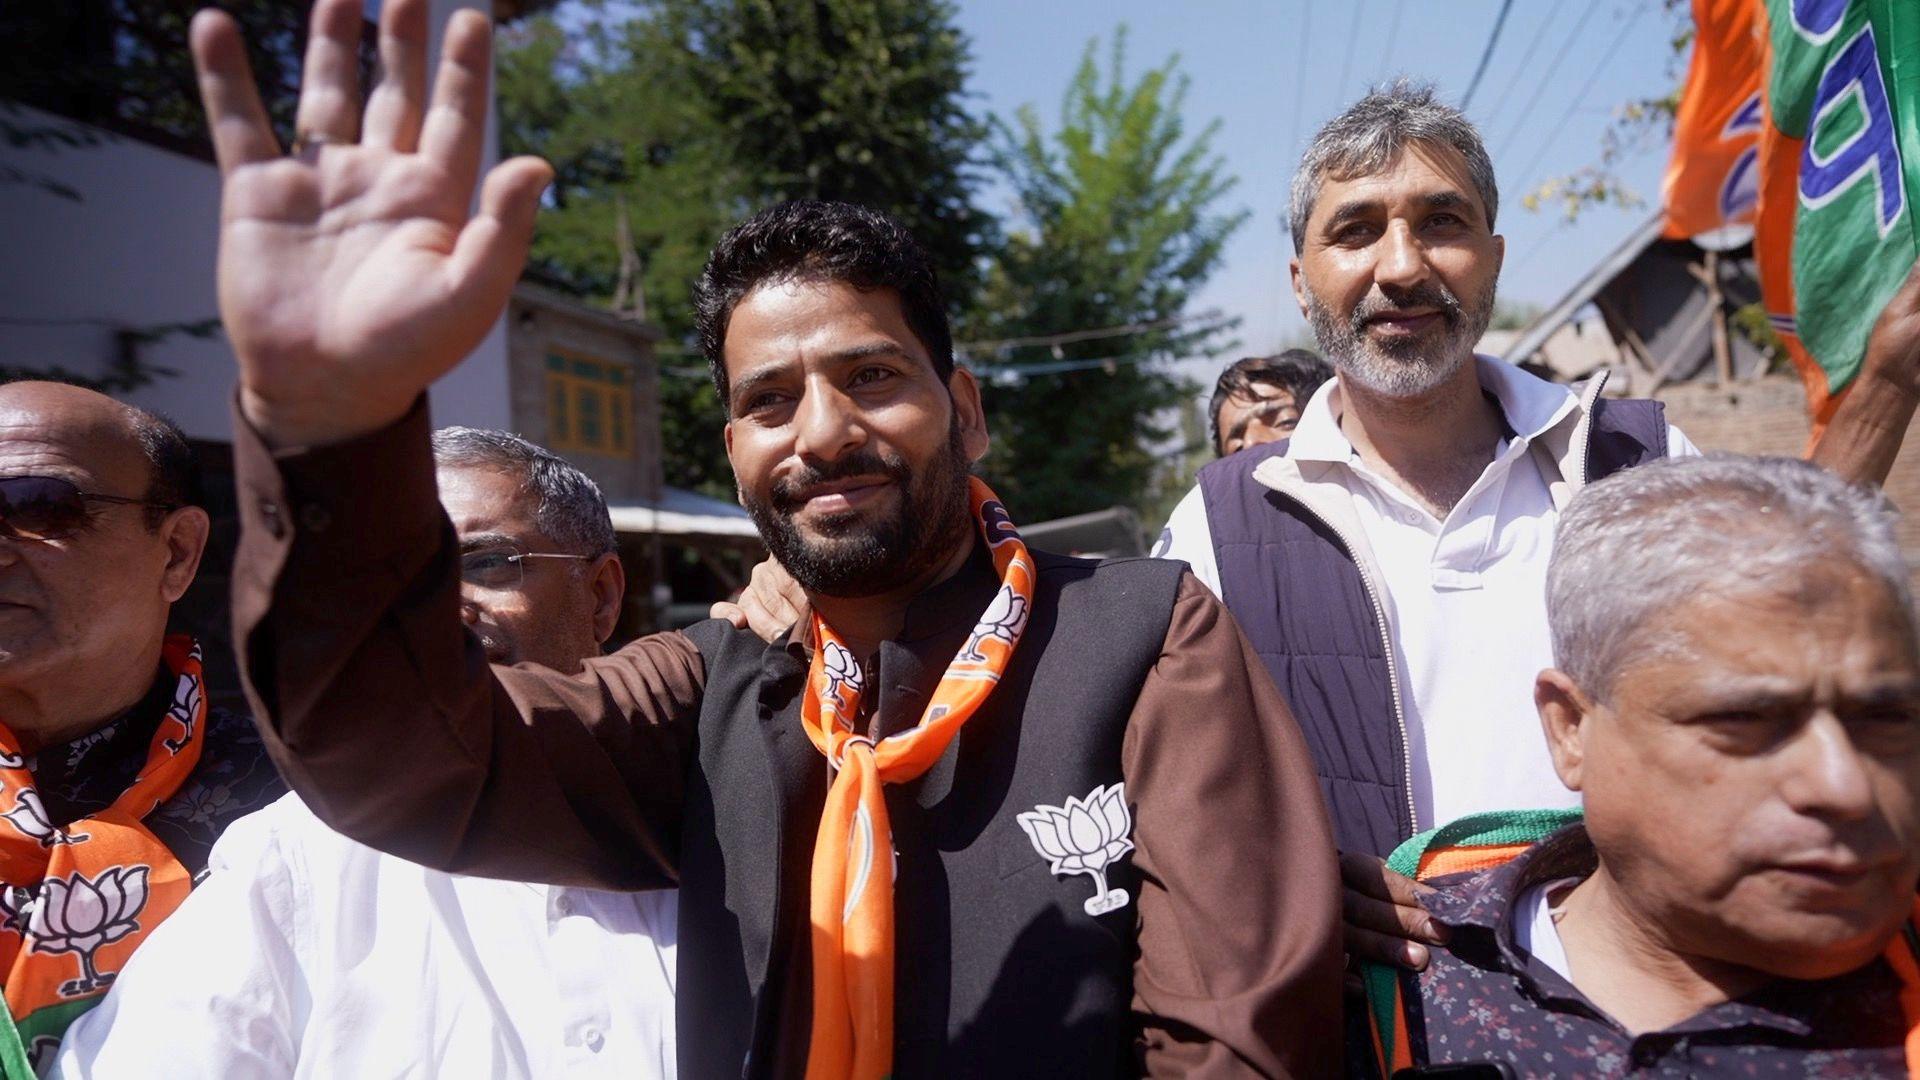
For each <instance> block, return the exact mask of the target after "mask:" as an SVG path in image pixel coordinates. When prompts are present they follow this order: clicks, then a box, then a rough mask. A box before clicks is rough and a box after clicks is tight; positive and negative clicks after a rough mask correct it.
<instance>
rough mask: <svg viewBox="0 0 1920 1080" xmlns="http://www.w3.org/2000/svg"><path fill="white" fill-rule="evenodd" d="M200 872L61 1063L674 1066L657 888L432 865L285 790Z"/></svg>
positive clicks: (667, 1071)
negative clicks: (481, 874) (331, 820)
mask: <svg viewBox="0 0 1920 1080" xmlns="http://www.w3.org/2000/svg"><path fill="white" fill-rule="evenodd" d="M209 865H210V867H211V870H212V873H211V874H210V876H209V877H208V879H207V880H206V881H205V882H204V883H203V884H202V885H201V886H200V887H199V888H198V889H196V890H195V891H194V893H193V895H192V896H191V897H189V898H188V900H187V901H186V903H184V904H183V905H181V907H180V909H179V910H178V911H176V912H174V914H173V915H172V916H171V917H170V918H169V919H168V920H167V921H166V922H165V923H163V924H162V925H161V926H160V927H158V928H157V929H156V930H155V931H154V933H153V934H152V936H150V937H149V938H148V939H147V940H146V941H145V942H144V943H143V944H142V945H141V946H140V951H139V952H138V953H137V954H136V955H135V956H134V958H133V960H132V961H131V962H129V963H128V965H127V967H126V969H125V970H124V971H123V972H122V973H121V975H120V978H119V979H118V981H116V982H115V984H114V987H113V990H112V991H111V992H110V993H109V994H108V995H107V998H106V1000H105V1001H103V1002H102V1003H101V1005H100V1006H99V1007H98V1008H96V1009H94V1010H93V1011H92V1012H90V1013H88V1014H86V1015H85V1016H83V1017H81V1018H80V1020H79V1021H77V1022H76V1023H75V1024H74V1025H73V1027H72V1028H71V1029H69V1031H68V1033H67V1036H66V1040H65V1042H64V1044H63V1045H62V1047H61V1051H60V1056H59V1059H58V1066H59V1072H58V1075H61V1076H65V1077H68V1078H79V1077H107V1078H112V1077H124V1076H141V1077H182V1078H186V1077H215V1076H218V1077H256V1076H258V1077H269V1076H271V1077H314V1078H321V1077H328V1078H331V1077H353V1078H355V1080H373V1078H379V1077H437V1076H447V1077H456V1076H457V1077H488V1078H495V1080H497V1078H517V1077H562V1076H564V1077H598V1076H604V1077H609V1078H611V1077H621V1078H654V1077H661V1078H671V1077H673V1076H674V1072H675V1066H674V1061H675V1051H674V996H673V995H674V991H673V988H674V941H675V936H676V931H677V921H678V920H677V907H676V894H674V893H672V892H650V893H611V892H598V891H594V890H589V889H572V888H561V887H557V886H547V885H531V884H527V883H524V882H517V881H495V880H492V879H489V878H475V877H462V876H456V875H452V874H444V873H441V872H439V871H436V870H428V869H426V868H424V867H421V866H417V865H415V864H413V863H409V862H406V861H405V860H402V859H398V858H395V857H393V856H391V855H384V854H381V853H380V852H377V851H375V850H373V849H372V848H369V847H366V846H364V845H362V844H359V843H356V842H354V841H352V840H348V839H347V838H345V837H343V836H341V835H339V834H338V833H335V832H333V831H332V830H331V829H329V828H327V827H326V825H324V824H323V823H321V822H320V820H319V819H318V818H316V817H314V816H313V814H312V812H311V811H309V810H308V809H307V808H306V806H305V805H303V804H302V803H301V802H300V801H299V799H298V798H297V797H296V796H293V795H288V796H286V797H285V798H283V799H281V800H280V801H279V802H276V803H274V804H273V805H272V806H269V807H267V808H266V809H264V810H262V811H260V812H259V813H256V814H253V815H250V816H249V817H246V818H243V819H241V820H240V821H238V822H235V823H234V824H233V825H232V826H231V827H230V828H229V829H228V830H227V834H226V835H225V836H223V837H222V838H221V840H220V843H219V845H217V846H216V847H215V848H214V852H213V856H212V858H211V861H210V864H209Z"/></svg>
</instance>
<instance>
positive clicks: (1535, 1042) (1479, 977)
mask: <svg viewBox="0 0 1920 1080" xmlns="http://www.w3.org/2000/svg"><path fill="white" fill-rule="evenodd" d="M1594 865H1595V856H1594V852H1593V847H1592V844H1591V843H1590V842H1589V841H1588V840H1587V835H1586V830H1585V829H1584V828H1583V827H1582V826H1578V825H1575V826H1572V827H1570V828H1568V829H1564V830H1562V831H1560V832H1558V833H1556V834H1554V835H1553V836H1551V837H1548V838H1547V839H1546V840H1544V841H1542V842H1541V843H1539V844H1537V845H1535V846H1534V847H1533V848H1531V849H1529V850H1528V851H1527V852H1526V853H1524V854H1522V855H1521V856H1519V857H1518V858H1516V859H1515V860H1513V861H1512V862H1510V863H1507V864H1505V865H1504V866H1499V867H1496V868H1494V869H1492V870H1487V871H1483V872H1480V873H1478V874H1471V875H1468V874H1462V875H1455V876H1452V877H1443V878H1438V879H1436V880H1435V881H1434V882H1433V883H1432V884H1433V885H1434V886H1435V888H1436V890H1437V891H1436V892H1434V893H1433V894H1431V895H1429V896H1427V897H1425V898H1424V899H1423V900H1422V903H1423V904H1424V905H1425V906H1426V908H1427V910H1428V911H1430V912H1431V913H1432V914H1433V915H1434V917H1435V918H1436V919H1437V920H1439V921H1440V922H1441V923H1443V924H1445V925H1446V926H1447V927H1449V929H1450V931H1451V934H1450V941H1449V944H1448V946H1447V947H1446V948H1444V949H1435V950H1433V961H1432V963H1431V964H1430V965H1429V966H1428V968H1427V970H1426V971H1425V972H1423V973H1422V974H1421V975H1419V976H1418V977H1417V980H1418V984H1419V996H1418V1000H1417V1001H1415V1000H1413V999H1412V998H1411V997H1410V998H1409V1014H1410V1016H1409V1025H1410V1027H1411V1028H1412V1032H1411V1033H1412V1035H1413V1046H1414V1048H1415V1050H1414V1053H1415V1060H1416V1061H1417V1062H1423V1063H1425V1064H1430V1065H1440V1064H1475V1063H1504V1064H1505V1065H1506V1066H1507V1068H1509V1069H1510V1070H1511V1072H1512V1075H1514V1076H1517V1077H1562V1076H1583V1077H1626V1076H1632V1077H1684V1076H1739V1077H1757V1076H1782V1077H1785V1076H1793V1077H1822V1078H1835V1080H1838V1078H1843V1077H1848V1078H1850V1077H1905V1076H1906V1075H1907V1062H1906V1055H1905V1051H1904V1047H1903V1042H1904V1040H1905V1038H1906V1023H1905V1020H1904V1019H1903V1017H1902V1012H1901V1008H1900V999H1899V993H1900V981H1899V977H1898V976H1897V975H1896V974H1894V972H1893V969H1892V968H1891V967H1890V966H1889V965H1888V964H1887V962H1886V961H1885V960H1875V961H1874V962H1873V963H1871V964H1868V965H1867V966H1866V967H1863V968H1860V969H1858V970H1856V971H1853V972H1850V973H1848V974H1846V975H1842V976H1840V977H1838V978H1834V979H1827V980H1824V981H1821V982H1795V981H1787V980H1782V981H1780V982H1776V983H1774V984H1772V985H1769V986H1767V987H1765V988H1763V989H1761V990H1759V991H1757V992H1755V993H1753V994H1749V995H1747V996H1746V997H1743V998H1739V999H1736V1000H1734V1001H1729V1002H1726V1003H1724V1004H1721V1005H1716V1006H1714V1007H1713V1008H1710V1009H1707V1010H1706V1011H1705V1012H1702V1013H1700V1014H1698V1015H1696V1016H1694V1017H1691V1018H1690V1019H1687V1020H1684V1021H1682V1022H1681V1023H1678V1024H1675V1025H1674V1026H1672V1027H1670V1028H1667V1029H1666V1030H1664V1031H1652V1032H1645V1033H1643V1034H1640V1035H1637V1036H1636V1035H1633V1034H1630V1033H1629V1032H1628V1031H1626V1029H1624V1028H1622V1027H1621V1026H1620V1025H1619V1024H1618V1023H1616V1022H1615V1021H1614V1020H1613V1019H1612V1018H1610V1017H1608V1016H1607V1015H1606V1014H1605V1013H1603V1012H1601V1011H1600V1010H1599V1009H1598V1008H1597V1007H1596V1006H1594V1005H1593V1003H1592V1002H1590V1001H1588V1000H1587V998H1586V997H1585V996H1584V995H1582V994H1581V993H1580V991H1578V990H1576V989H1574V987H1573V985H1572V984H1571V983H1569V982H1568V981H1567V980H1566V979H1564V978H1562V977H1561V976H1560V975H1558V974H1557V973H1555V972H1554V971H1553V970H1552V969H1551V968H1549V967H1548V966H1547V965H1546V964H1544V963H1541V962H1540V961H1539V960H1537V959H1535V958H1534V957H1532V956H1530V955H1528V954H1527V953H1526V952H1525V951H1523V950H1522V949H1521V948H1520V947H1519V946H1518V945H1517V944H1516V943H1515V939H1514V930H1515V923H1516V921H1517V916H1516V911H1517V909H1518V904H1517V901H1518V900H1519V899H1520V897H1521V896H1522V895H1523V894H1524V893H1525V892H1526V891H1527V890H1528V889H1529V888H1531V887H1532V886H1535V885H1540V884H1544V883H1546V882H1550V881H1554V880H1557V879H1564V878H1568V877H1585V876H1586V875H1587V874H1590V873H1592V871H1593V868H1594ZM1409 978H1413V977H1412V976H1409ZM1422 1048H1424V1051H1425V1058H1424V1059H1422V1057H1421V1050H1422Z"/></svg>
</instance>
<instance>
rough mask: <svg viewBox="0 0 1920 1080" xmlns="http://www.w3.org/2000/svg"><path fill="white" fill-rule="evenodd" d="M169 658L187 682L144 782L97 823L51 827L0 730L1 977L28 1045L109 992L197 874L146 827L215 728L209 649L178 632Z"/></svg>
mask: <svg viewBox="0 0 1920 1080" xmlns="http://www.w3.org/2000/svg"><path fill="white" fill-rule="evenodd" d="M160 654H161V657H162V659H163V660H164V661H165V663H166V665H167V670H168V671H169V672H171V673H172V674H173V676H174V678H175V680H176V681H175V684H174V693H173V703H172V705H171V706H170V707H169V708H168V709H167V715H166V716H165V717H164V718H163V719H162V720H161V722H160V726H159V729H158V730H156V731H155V732H154V733H153V741H152V742H151V743H150V744H149V747H148V750H147V763H146V765H145V766H144V767H143V768H142V769H141V770H140V775H139V776H138V777H136V778H135V779H134V781H133V784H132V786H130V787H128V788H127V790H126V791H125V792H123V793H122V794H121V795H120V797H119V798H118V799H115V800H114V802H113V805H112V806H109V807H107V808H106V809H104V810H102V811H100V812H99V813H97V814H94V815H93V816H91V817H87V818H83V819H81V820H79V821H76V822H73V823H72V824H70V825H67V826H65V827H64V828H62V827H56V826H55V825H54V824H53V823H52V822H51V821H49V820H48V818H47V811H46V807H45V804H43V803H42V802H41V801H40V793H39V792H38V791H36V790H35V789H34V786H33V774H32V773H29V772H28V771H27V767H26V764H27V763H26V756H25V755H24V754H22V753H21V752H20V741H19V740H18V739H17V738H15V737H14V734H13V732H12V731H11V730H9V729H8V728H7V727H6V725H5V724H4V723H0V821H4V824H0V882H4V883H5V885H6V887H5V888H0V972H4V973H5V977H6V1005H7V1011H8V1013H10V1014H11V1017H12V1020H13V1023H14V1026H15V1027H17V1029H18V1031H19V1035H20V1038H21V1039H22V1041H23V1042H24V1044H25V1046H26V1047H28V1048H31V1047H32V1046H33V1045H34V1042H35V1040H36V1039H41V1038H47V1037H51V1038H53V1039H56V1040H57V1039H58V1038H59V1036H60V1033H61V1032H62V1031H64V1030H65V1029H66V1026H67V1024H68V1023H70V1022H71V1021H72V1020H73V1018H74V1017H75V1016H78V1015H79V1014H80V1013H82V1012H85V1011H86V1010H87V1008H90V1007H91V1006H92V1005H93V1004H94V1003H95V999H97V998H98V997H99V996H100V995H102V994H104V993H106V991H107V987H108V986H109V985H110V984H111V983H112V982H113V977H114V975H115V974H116V973H118V972H119V970H120V968H121V967H122V966H123V965H125V964H126V962H127V958H128V957H130V956H132V955H133V950H134V949H135V948H136V947H138V946H139V944H140V942H141V940H142V939H143V938H145V937H146V935H147V933H148V932H149V931H150V930H152V929H153V927H154V926H156V925H158V924H159V922H160V920H162V919H164V918H166V917H167V916H168V915H170V914H172V912H173V909H174V908H176V907H179V906H180V902H181V901H182V900H185V899H186V896H187V891H188V890H189V889H190V888H191V887H192V875H190V874H189V873H188V872H187V869H186V867H184V866H182V865H181V864H180V860H179V859H176V858H174V856H173V852H171V851H169V850H167V846H166V845H165V844H163V843H161V842H160V838H159V837H157V836H155V835H154V834H153V833H152V832H151V831H149V830H148V829H147V827H146V826H145V825H143V824H141V819H142V818H144V817H146V816H147V814H149V813H151V812H152V810H153V808H154V807H156V806H158V805H160V803H162V802H164V801H165V800H166V799H167V798H168V797H170V796H171V795H173V793H174V792H175V791H178V790H179V788H180V785H181V784H182V783H184V782H185V781H186V779H187V776H188V774H190V773H192V772H193V767H194V765H195V764H197V763H198V762H199V760H200V747H201V741H202V739H203V737H204V734H205V728H206V719H207V700H206V695H205V694H204V692H203V690H202V687H201V682H200V646H199V645H198V644H196V643H195V642H194V640H193V639H192V638H191V637H189V636H187V635H185V634H176V635H173V636H171V637H168V638H167V639H166V642H165V643H164V644H163V645H162V646H161V650H160ZM8 1041H9V1042H10V1041H11V1040H8Z"/></svg>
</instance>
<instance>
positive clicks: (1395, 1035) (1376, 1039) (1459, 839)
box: [1362, 810, 1920, 1080]
mask: <svg viewBox="0 0 1920 1080" xmlns="http://www.w3.org/2000/svg"><path fill="white" fill-rule="evenodd" d="M1580 817H1581V815H1580V811H1578V810H1507V811H1492V812H1489V813H1484V814H1469V815H1467V816H1466V817H1463V818H1461V819H1460V820H1458V821H1455V822H1451V823H1449V824H1447V825H1443V826H1441V827H1440V828H1437V829H1430V830H1428V831H1427V832H1423V833H1421V834H1420V835H1418V836H1415V837H1413V838H1412V839H1410V840H1408V841H1406V842H1405V843H1403V844H1401V845H1400V846H1399V847H1397V848H1395V849H1393V854H1391V855H1389V856H1388V857H1387V868H1388V869H1390V870H1393V871H1395V872H1396V873H1399V874H1403V875H1405V876H1407V877H1410V878H1413V879H1414V880H1415V881H1427V880H1430V879H1432V878H1437V877H1440V876H1442V875H1444V874H1457V873H1462V872H1466V871H1473V870H1485V869H1489V868H1491V867H1495V866H1499V865H1501V864H1502V863H1506V862H1509V861H1511V860H1512V859H1514V858H1515V857H1516V856H1518V855H1519V854H1520V853H1521V852H1523V851H1525V850H1527V848H1529V847H1531V846H1533V845H1534V844H1536V843H1538V842H1540V841H1541V840H1545V839H1546V838H1547V837H1549V836H1551V835H1553V834H1554V833H1555V832H1558V831H1559V830H1560V829H1562V828H1564V827H1566V826H1568V825H1572V824H1574V823H1575V822H1577V821H1579V820H1580ZM1916 925H1920V897H1916V899H1915V902H1914V910H1913V914H1912V916H1911V917H1910V918H1908V920H1907V923H1906V925H1905V926H1903V927H1902V928H1901V933H1900V934H1898V935H1896V936H1895V937H1894V939H1893V941H1892V942H1891V943H1889V944H1888V946H1887V951H1886V953H1885V954H1884V956H1885V958H1886V961H1887V963H1888V964H1889V965H1891V966H1892V967H1893V970H1894V972H1895V973H1896V974H1898V975H1899V976H1900V1011H1901V1013H1902V1015H1903V1016H1904V1017H1905V1018H1906V1022H1907V1042H1906V1052H1907V1075H1908V1076H1911V1077H1914V1078H1916V1080H1920V963H1917V962H1916V957H1920V935H1917V934H1916V932H1915V930H1914V927H1915V926H1916ZM1362 977H1363V978H1364V980H1365V984H1366V996H1367V1019H1368V1021H1369V1024H1368V1026H1369V1028H1370V1029H1371V1034H1372V1036H1373V1052H1374V1055H1375V1056H1374V1063H1375V1064H1376V1065H1379V1066H1382V1068H1381V1074H1382V1075H1383V1076H1391V1075H1393V1074H1394V1073H1396V1072H1399V1071H1400V1070H1401V1069H1410V1068H1413V1066H1414V1060H1413V1047H1412V1040H1411V1039H1409V1038H1408V1037H1407V1032H1408V1019H1407V1002H1406V994H1407V992H1408V984H1409V983H1411V982H1412V981H1413V978H1414V977H1413V976H1412V974H1411V973H1408V972H1402V971H1400V970H1399V969H1397V968H1391V967H1387V966H1386V965H1384V964H1367V965H1366V966H1365V970H1364V971H1363V972H1362Z"/></svg>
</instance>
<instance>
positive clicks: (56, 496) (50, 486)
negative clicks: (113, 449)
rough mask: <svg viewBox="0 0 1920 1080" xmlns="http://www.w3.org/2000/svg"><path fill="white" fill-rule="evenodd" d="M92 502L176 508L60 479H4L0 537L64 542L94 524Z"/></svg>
mask: <svg viewBox="0 0 1920 1080" xmlns="http://www.w3.org/2000/svg"><path fill="white" fill-rule="evenodd" d="M90 502H102V503H115V504H118V505H123V506H157V507H160V508H162V509H166V510H173V509H176V507H174V506H173V505H172V504H171V503H164V502H158V501H155V500H153V499H130V498H127V497H126V496H124V495H101V494H99V493H97V492H92V491H81V490H80V487H79V485H77V484H75V483H74V482H73V481H71V480H63V479H61V478H60V477H57V476H7V477H0V536H5V537H8V538H10V539H13V540H64V539H66V538H67V537H69V536H72V535H73V534H74V533H77V532H80V531H81V530H83V529H85V528H86V527H87V526H88V525H91V524H92V523H93V518H92V516H91V515H90V514H89V512H88V510H87V504H88V503H90Z"/></svg>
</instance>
